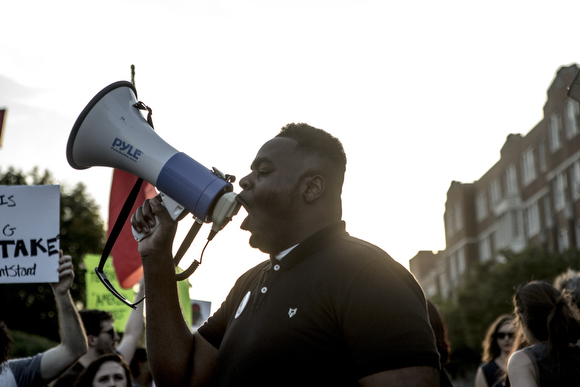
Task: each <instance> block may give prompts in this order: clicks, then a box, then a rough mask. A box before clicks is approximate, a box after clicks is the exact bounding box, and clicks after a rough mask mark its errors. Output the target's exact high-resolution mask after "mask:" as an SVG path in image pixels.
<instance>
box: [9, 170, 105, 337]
mask: <svg viewBox="0 0 580 387" xmlns="http://www.w3.org/2000/svg"><path fill="white" fill-rule="evenodd" d="M45 184H57V183H56V180H55V178H54V177H53V176H52V174H51V173H50V172H49V171H47V170H45V171H44V172H43V173H40V172H39V170H38V168H34V169H33V170H32V171H30V172H29V173H24V172H22V171H21V170H15V169H14V168H12V167H10V168H8V170H7V171H6V172H5V173H3V174H1V173H0V185H45ZM60 227H61V228H60V248H61V249H62V250H63V252H64V253H65V254H69V255H70V256H71V257H72V259H73V264H74V267H75V283H74V284H73V287H72V288H71V294H72V297H73V299H74V300H75V301H76V302H80V303H82V304H83V305H84V304H85V301H86V300H85V297H86V292H85V276H84V274H85V267H84V265H83V261H82V259H83V256H84V255H85V254H88V253H94V254H100V253H102V251H103V247H104V244H105V241H106V239H105V225H104V222H103V220H102V218H101V217H100V215H99V206H98V205H97V204H96V203H95V201H94V199H92V198H91V197H90V195H89V194H88V193H87V192H86V187H85V185H83V184H82V183H78V184H77V185H76V186H75V187H74V188H72V189H69V188H68V187H66V186H64V185H62V184H61V186H60ZM0 288H1V295H0V320H4V321H5V322H6V324H7V325H8V327H9V328H10V329H16V330H20V331H24V332H28V333H33V334H37V335H40V336H44V337H47V338H49V339H50V340H53V341H60V337H59V331H58V316H57V315H56V305H55V301H54V296H53V294H52V290H51V288H50V286H49V285H47V284H3V285H0Z"/></svg>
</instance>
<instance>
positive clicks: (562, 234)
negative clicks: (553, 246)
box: [558, 228, 570, 253]
mask: <svg viewBox="0 0 580 387" xmlns="http://www.w3.org/2000/svg"><path fill="white" fill-rule="evenodd" d="M569 248H570V238H569V237H568V229H566V228H561V229H560V231H559V232H558V251H560V252H561V253H562V252H564V251H566V250H568V249H569Z"/></svg>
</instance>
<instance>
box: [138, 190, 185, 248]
mask: <svg viewBox="0 0 580 387" xmlns="http://www.w3.org/2000/svg"><path fill="white" fill-rule="evenodd" d="M160 196H161V204H162V205H163V206H164V207H165V208H167V211H168V212H169V216H171V219H173V220H177V219H178V218H179V217H180V216H181V215H183V213H184V211H185V208H183V206H182V205H181V204H179V203H177V202H176V201H175V200H173V199H171V198H170V197H169V196H167V195H165V194H164V193H163V192H160ZM158 224H159V218H158V217H157V215H155V225H154V226H153V227H150V228H149V232H147V233H144V232H137V231H136V230H135V228H134V227H133V226H131V231H132V232H133V237H134V238H135V240H136V241H137V242H140V241H141V240H143V239H145V238H147V237H148V236H149V235H151V234H152V233H153V231H154V230H155V229H156V228H157V225H158Z"/></svg>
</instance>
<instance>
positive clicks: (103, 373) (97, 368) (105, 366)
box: [75, 353, 132, 387]
mask: <svg viewBox="0 0 580 387" xmlns="http://www.w3.org/2000/svg"><path fill="white" fill-rule="evenodd" d="M131 385H132V382H131V371H130V370H129V366H128V365H127V363H125V361H124V360H123V358H121V357H120V356H119V355H117V354H114V353H111V354H107V355H103V356H101V357H99V358H98V359H97V360H95V361H93V362H92V363H91V364H89V366H88V367H87V368H85V369H84V371H83V372H82V373H81V374H80V375H79V378H78V379H77V381H76V383H75V387H110V386H114V387H131Z"/></svg>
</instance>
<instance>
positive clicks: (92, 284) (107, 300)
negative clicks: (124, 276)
mask: <svg viewBox="0 0 580 387" xmlns="http://www.w3.org/2000/svg"><path fill="white" fill-rule="evenodd" d="M100 260H101V256H100V255H96V254H87V255H85V257H84V262H85V267H86V268H87V272H86V274H85V284H86V290H87V306H86V308H87V309H98V310H104V311H105V312H111V313H112V314H113V317H114V319H115V322H114V326H115V330H116V331H117V332H124V331H125V324H127V319H128V318H129V314H130V313H131V311H132V310H133V309H131V308H129V307H128V306H127V305H125V304H123V303H122V302H121V301H120V300H118V299H117V297H115V296H114V295H113V294H112V293H111V292H110V291H109V290H108V289H107V288H106V287H105V285H103V283H102V282H101V280H100V279H99V277H98V276H97V273H95V267H98V266H99V261H100ZM103 271H104V272H105V274H106V275H107V277H108V278H109V281H111V284H112V285H113V286H114V287H115V288H116V289H117V290H118V291H119V293H121V294H122V295H123V296H124V297H125V298H126V299H128V300H129V301H134V299H135V292H134V291H133V289H122V288H121V287H120V286H119V281H118V280H117V275H116V274H115V268H114V267H113V263H112V262H111V259H110V257H109V259H107V262H106V263H105V267H104V268H103Z"/></svg>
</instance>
